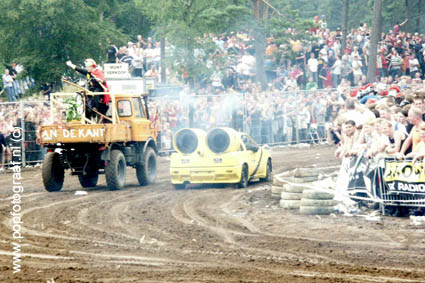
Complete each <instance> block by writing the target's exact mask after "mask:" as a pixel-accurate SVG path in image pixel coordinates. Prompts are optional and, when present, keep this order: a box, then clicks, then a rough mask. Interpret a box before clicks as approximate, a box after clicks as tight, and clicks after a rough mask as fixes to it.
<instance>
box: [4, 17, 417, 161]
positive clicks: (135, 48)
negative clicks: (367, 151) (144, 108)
mask: <svg viewBox="0 0 425 283" xmlns="http://www.w3.org/2000/svg"><path fill="white" fill-rule="evenodd" d="M315 22H316V23H315V24H316V26H315V27H312V28H311V29H310V31H309V35H310V36H311V38H312V39H311V40H310V41H302V40H298V39H296V38H297V37H298V34H297V33H298V31H296V30H294V29H291V28H288V29H287V30H286V34H287V36H288V38H290V40H289V41H288V42H287V43H278V42H277V40H276V39H275V38H274V37H269V38H267V46H266V50H265V68H266V74H267V90H266V91H264V90H262V89H261V87H260V85H259V84H258V83H256V82H255V71H256V67H255V65H256V63H255V48H254V38H253V37H252V36H251V35H249V34H248V33H242V32H241V33H230V34H228V35H215V34H205V35H204V37H203V38H200V39H198V43H200V44H199V45H196V46H197V48H196V49H195V52H194V56H195V61H196V63H198V64H201V65H203V66H205V67H206V68H207V69H208V70H209V72H205V74H206V75H205V76H204V77H203V78H201V79H200V80H199V81H197V82H195V86H196V87H195V89H194V90H193V89H192V90H188V89H187V88H185V89H184V91H183V94H182V95H180V96H178V97H168V98H167V97H160V98H156V99H153V100H151V107H152V109H154V110H151V113H155V114H154V115H151V116H152V117H153V118H152V119H154V120H155V121H156V127H157V129H158V130H159V132H160V133H161V145H163V148H164V149H169V148H170V147H171V144H172V142H171V139H172V138H171V137H172V134H173V133H174V132H175V131H177V130H178V129H179V128H181V127H187V126H192V127H201V128H210V127H212V126H230V127H234V128H236V129H238V130H243V131H246V132H248V133H249V134H250V135H251V136H252V137H253V138H254V139H255V140H256V141H257V142H258V143H261V144H265V143H267V144H276V143H286V144H288V143H295V142H309V143H312V142H323V141H325V140H330V141H335V143H336V144H338V143H339V142H340V140H341V139H342V135H343V134H342V133H341V127H343V126H344V125H345V124H344V123H345V121H343V119H342V118H341V117H342V116H341V115H340V114H341V113H342V112H343V111H347V113H348V114H345V116H346V118H347V119H348V118H350V117H351V116H350V115H351V114H352V113H354V112H355V111H363V113H366V114H367V113H369V114H370V112H371V110H368V109H369V108H367V107H366V106H365V105H366V103H367V105H369V106H370V105H375V104H378V102H379V103H382V101H390V100H391V99H392V98H393V97H396V96H399V97H396V99H397V101H399V102H400V101H404V102H403V103H404V104H407V103H406V101H409V100H411V96H412V95H413V94H412V93H414V92H416V90H417V89H420V88H421V87H423V75H424V71H425V62H424V53H425V48H424V45H425V36H424V35H423V34H417V33H415V34H410V33H406V32H403V31H402V30H401V29H400V27H401V26H402V24H399V25H396V26H395V27H394V29H393V30H390V31H389V32H387V33H382V35H381V41H380V43H379V47H378V56H377V78H378V83H375V84H373V85H370V88H369V89H365V90H363V89H362V88H363V86H365V85H366V84H367V82H366V72H367V65H368V61H369V60H368V51H369V50H368V49H369V48H368V47H369V44H370V42H369V41H370V33H371V29H370V28H369V27H368V26H367V25H366V24H362V25H361V26H360V27H358V28H355V29H352V30H351V31H350V32H349V33H348V36H347V45H346V48H345V50H342V51H341V34H342V33H341V31H340V30H339V29H338V30H335V31H330V30H329V29H327V28H326V25H325V24H323V23H320V20H319V19H317V18H315ZM201 43H202V44H201ZM201 46H204V47H203V48H202V47H201ZM205 46H208V48H205ZM173 50H175V48H173V46H171V45H170V44H168V43H167V51H166V52H168V53H170V52H173ZM107 55H108V56H107V63H119V62H124V63H128V65H129V66H130V72H131V74H132V76H134V77H141V76H145V77H153V78H155V79H157V80H159V73H160V46H159V42H155V41H154V40H153V39H152V38H151V37H148V38H147V39H146V40H145V39H144V38H143V37H142V36H141V35H139V36H137V37H136V38H135V40H134V42H128V44H127V46H121V47H116V46H115V45H113V44H111V45H110V47H109V48H108V51H107ZM177 79H180V81H182V82H187V80H186V79H187V74H186V72H185V71H184V70H183V71H182V72H181V73H180V76H179V77H178V78H177ZM394 87H396V88H397V90H398V92H397V91H395V90H394ZM45 89H47V90H48V89H49V88H48V87H46V88H45ZM45 89H43V91H46V90H45ZM353 89H354V91H353ZM365 92H368V93H367V95H365ZM394 92H397V93H396V94H394ZM350 97H357V98H361V99H355V101H359V102H356V103H355V104H354V108H353V105H352V104H350V103H351V102H350V103H348V101H352V99H350ZM401 98H403V100H401ZM347 103H348V104H349V105H348V106H347ZM399 106H400V108H402V106H403V107H405V106H406V105H399ZM4 107H6V108H5V109H8V108H7V107H10V106H4ZM15 107H16V106H15ZM391 107H392V106H390V107H389V108H390V110H391V111H393V110H394V109H393V108H391ZM15 110H16V109H15ZM38 110H39V109H37V111H36V112H35V113H37V114H35V115H34V116H36V117H38V115H39V114H38V113H43V112H40V111H46V109H42V110H40V111H38ZM374 111H375V116H376V113H377V111H378V110H376V109H375V110H374ZM397 111H398V112H397V113H395V112H394V113H393V112H391V114H392V115H393V116H394V117H396V116H402V113H405V111H404V112H403V109H401V110H399V109H398V110H397ZM12 112H13V111H12ZM12 112H11V113H12ZM388 112H390V111H388ZM350 113H351V114H350ZM7 114H9V112H7ZM366 114H365V115H366ZM9 116H11V115H10V114H9ZM16 117H17V116H15V118H14V119H16ZM338 117H339V118H338ZM371 118H372V117H371ZM11 119H12V118H10V119H9V120H7V121H6V120H4V121H2V122H1V123H0V124H2V126H1V128H2V131H3V132H2V133H3V134H5V135H6V136H7V128H10V127H11V126H13V125H15V123H14V122H13V121H11ZM347 119H345V120H347ZM41 120H43V119H41ZM350 120H353V119H350ZM354 120H355V119H354ZM342 121H343V122H342ZM378 121H379V120H378ZM6 122H7V123H8V125H7V126H4V124H5V123H6ZM355 122H358V121H355ZM34 123H35V124H36V125H39V124H40V123H42V121H40V120H39V121H35V122H34ZM374 125H375V124H374ZM359 126H360V124H358V123H356V124H355V125H354V127H355V128H358V127H359ZM374 128H377V126H376V127H374ZM345 154H346V153H345V151H344V150H339V151H338V155H341V156H343V155H345Z"/></svg>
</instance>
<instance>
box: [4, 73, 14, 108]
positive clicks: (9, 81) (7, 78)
mask: <svg viewBox="0 0 425 283" xmlns="http://www.w3.org/2000/svg"><path fill="white" fill-rule="evenodd" d="M2 79H3V87H4V89H5V90H6V92H7V99H8V101H9V102H12V101H16V95H15V90H14V88H13V77H12V76H11V75H10V73H9V69H6V70H4V75H3V77H2Z"/></svg>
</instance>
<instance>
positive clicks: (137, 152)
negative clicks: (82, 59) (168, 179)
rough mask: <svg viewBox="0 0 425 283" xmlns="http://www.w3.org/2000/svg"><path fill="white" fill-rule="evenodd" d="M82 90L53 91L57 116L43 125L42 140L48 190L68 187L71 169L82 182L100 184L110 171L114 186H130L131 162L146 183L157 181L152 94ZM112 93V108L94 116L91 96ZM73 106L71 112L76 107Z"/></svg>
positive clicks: (110, 182) (53, 110)
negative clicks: (150, 107)
mask: <svg viewBox="0 0 425 283" xmlns="http://www.w3.org/2000/svg"><path fill="white" fill-rule="evenodd" d="M76 87H77V89H78V91H76V92H71V93H53V94H52V95H51V121H50V123H49V125H46V126H41V127H40V130H39V135H40V141H41V144H42V146H43V147H44V148H46V149H47V154H46V156H45V158H44V162H43V170H42V176H43V183H44V187H45V189H46V190H47V191H49V192H52V191H60V190H61V189H62V186H63V183H64V178H65V170H67V169H69V170H70V171H71V175H77V176H78V179H79V181H80V184H81V186H82V187H84V188H85V187H94V186H96V185H97V182H98V178H99V174H105V177H106V183H107V185H108V187H109V188H110V189H113V190H115V189H121V188H123V187H124V185H125V181H126V172H127V166H129V167H133V168H135V169H136V173H137V179H138V181H139V183H140V185H142V186H143V185H148V184H152V183H154V182H155V180H156V171H157V145H156V135H157V133H156V130H155V129H154V127H153V125H152V123H151V121H150V120H149V111H148V104H147V96H143V95H136V94H113V93H92V92H90V91H88V90H86V89H85V88H81V87H78V86H76ZM105 94H109V95H110V98H111V101H110V103H109V109H108V112H107V113H106V114H105V115H103V114H101V113H99V112H97V111H96V109H90V111H92V112H93V111H94V112H95V113H97V115H96V119H89V118H87V117H86V113H87V111H88V110H89V109H88V107H89V106H88V104H87V100H88V99H90V97H93V96H95V95H105ZM70 110H71V111H70Z"/></svg>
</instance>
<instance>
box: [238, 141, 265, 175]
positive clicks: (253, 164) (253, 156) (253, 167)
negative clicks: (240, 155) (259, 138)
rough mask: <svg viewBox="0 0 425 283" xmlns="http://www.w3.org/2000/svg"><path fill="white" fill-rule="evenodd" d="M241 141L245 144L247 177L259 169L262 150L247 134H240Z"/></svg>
mask: <svg viewBox="0 0 425 283" xmlns="http://www.w3.org/2000/svg"><path fill="white" fill-rule="evenodd" d="M242 142H243V143H244V145H245V155H246V161H247V162H248V167H249V168H248V172H249V178H251V176H254V175H256V174H257V173H258V172H259V170H260V163H261V153H262V151H261V149H260V147H259V146H258V145H257V144H256V143H255V141H254V140H253V139H251V138H250V137H249V136H247V135H243V136H242Z"/></svg>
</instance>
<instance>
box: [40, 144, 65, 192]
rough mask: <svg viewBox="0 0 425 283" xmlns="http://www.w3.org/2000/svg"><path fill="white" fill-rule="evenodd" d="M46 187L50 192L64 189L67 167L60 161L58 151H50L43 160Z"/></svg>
mask: <svg viewBox="0 0 425 283" xmlns="http://www.w3.org/2000/svg"><path fill="white" fill-rule="evenodd" d="M42 175H43V183H44V188H45V189H46V190H47V191H49V192H58V191H60V190H61V189H62V186H63V181H64V179H65V169H64V168H63V167H62V164H61V162H60V155H59V153H57V152H48V153H47V154H46V157H44V162H43V172H42Z"/></svg>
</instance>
